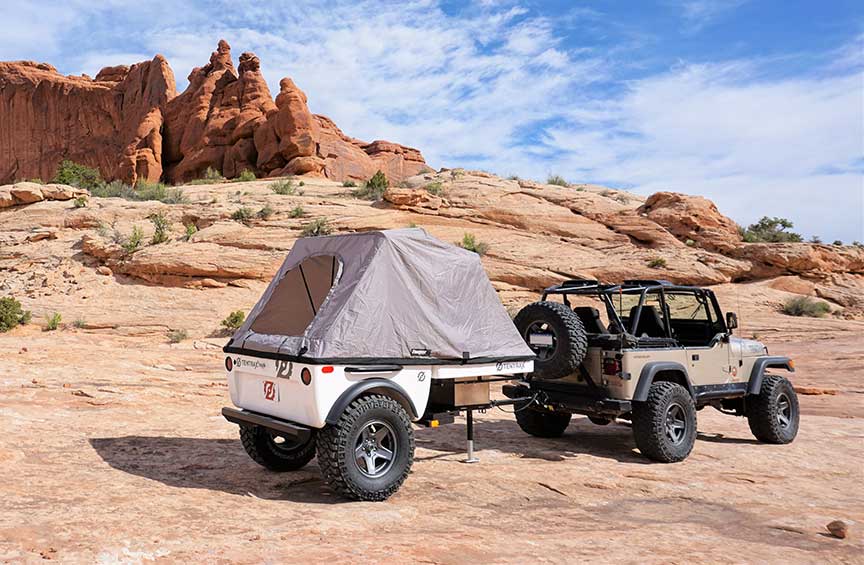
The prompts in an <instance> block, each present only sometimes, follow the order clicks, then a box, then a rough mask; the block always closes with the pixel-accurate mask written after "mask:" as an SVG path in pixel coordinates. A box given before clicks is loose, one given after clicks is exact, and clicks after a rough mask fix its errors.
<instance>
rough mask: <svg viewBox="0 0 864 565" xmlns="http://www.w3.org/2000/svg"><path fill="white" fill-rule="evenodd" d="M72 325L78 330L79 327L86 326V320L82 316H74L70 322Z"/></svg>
mask: <svg viewBox="0 0 864 565" xmlns="http://www.w3.org/2000/svg"><path fill="white" fill-rule="evenodd" d="M72 325H73V326H75V327H76V328H78V329H79V330H80V329H81V328H86V327H87V320H85V319H84V318H76V319H75V321H74V322H72Z"/></svg>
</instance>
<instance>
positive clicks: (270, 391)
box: [261, 381, 279, 402]
mask: <svg viewBox="0 0 864 565" xmlns="http://www.w3.org/2000/svg"><path fill="white" fill-rule="evenodd" d="M261 392H262V393H263V395H264V400H269V401H270V402H279V383H277V382H275V381H262V383H261Z"/></svg>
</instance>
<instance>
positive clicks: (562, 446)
mask: <svg viewBox="0 0 864 565" xmlns="http://www.w3.org/2000/svg"><path fill="white" fill-rule="evenodd" d="M465 435H466V430H465V424H463V423H456V424H450V425H447V426H442V427H439V428H434V429H429V428H422V429H419V430H417V432H416V436H417V446H418V447H423V448H426V449H431V450H435V451H445V452H448V453H464V451H465ZM474 448H475V450H484V449H490V450H496V451H501V452H505V453H513V454H516V455H520V456H522V457H524V458H529V459H542V460H545V461H564V460H566V459H570V458H573V457H575V456H577V455H591V456H593V457H601V458H604V459H613V460H615V461H618V462H621V463H638V464H648V463H650V461H648V460H647V459H645V458H644V457H642V456H641V455H640V454H639V453H638V452H637V451H635V448H636V443H635V441H634V440H633V432H632V431H631V429H630V426H629V424H625V423H623V422H622V423H615V424H611V425H608V426H597V425H595V424H592V423H590V422H589V421H588V419H587V418H580V417H578V416H575V417H574V418H573V420H572V421H571V423H570V426H569V427H568V428H567V431H566V432H564V435H563V436H562V437H560V438H555V439H545V438H538V437H533V436H530V435H528V434H526V433H525V432H523V431H522V430H521V428H519V425H518V424H517V423H516V422H514V421H512V420H475V421H474ZM440 457H442V456H441V455H431V456H422V455H421V456H418V457H416V460H417V461H424V460H426V459H437V458H440Z"/></svg>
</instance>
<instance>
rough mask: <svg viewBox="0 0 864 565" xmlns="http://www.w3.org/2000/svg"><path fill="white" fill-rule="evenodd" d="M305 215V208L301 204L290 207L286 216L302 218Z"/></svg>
mask: <svg viewBox="0 0 864 565" xmlns="http://www.w3.org/2000/svg"><path fill="white" fill-rule="evenodd" d="M305 215H306V210H304V209H303V206H294V207H293V208H291V211H290V212H288V217H290V218H302V217H303V216H305Z"/></svg>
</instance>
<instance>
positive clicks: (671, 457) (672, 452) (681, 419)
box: [633, 382, 696, 463]
mask: <svg viewBox="0 0 864 565" xmlns="http://www.w3.org/2000/svg"><path fill="white" fill-rule="evenodd" d="M633 437H634V438H635V439H636V446H637V447H638V448H639V451H641V452H642V455H644V456H645V457H648V458H649V459H653V460H655V461H660V462H661V463H675V462H677V461H683V460H684V459H686V458H687V456H688V455H690V451H691V450H692V449H693V444H694V443H695V441H696V404H695V403H694V402H693V397H691V396H690V393H689V392H687V389H686V388H684V387H682V386H681V385H679V384H676V383H671V382H657V383H654V384H652V385H651V388H650V389H649V390H648V398H647V399H646V400H645V401H644V402H634V403H633Z"/></svg>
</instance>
